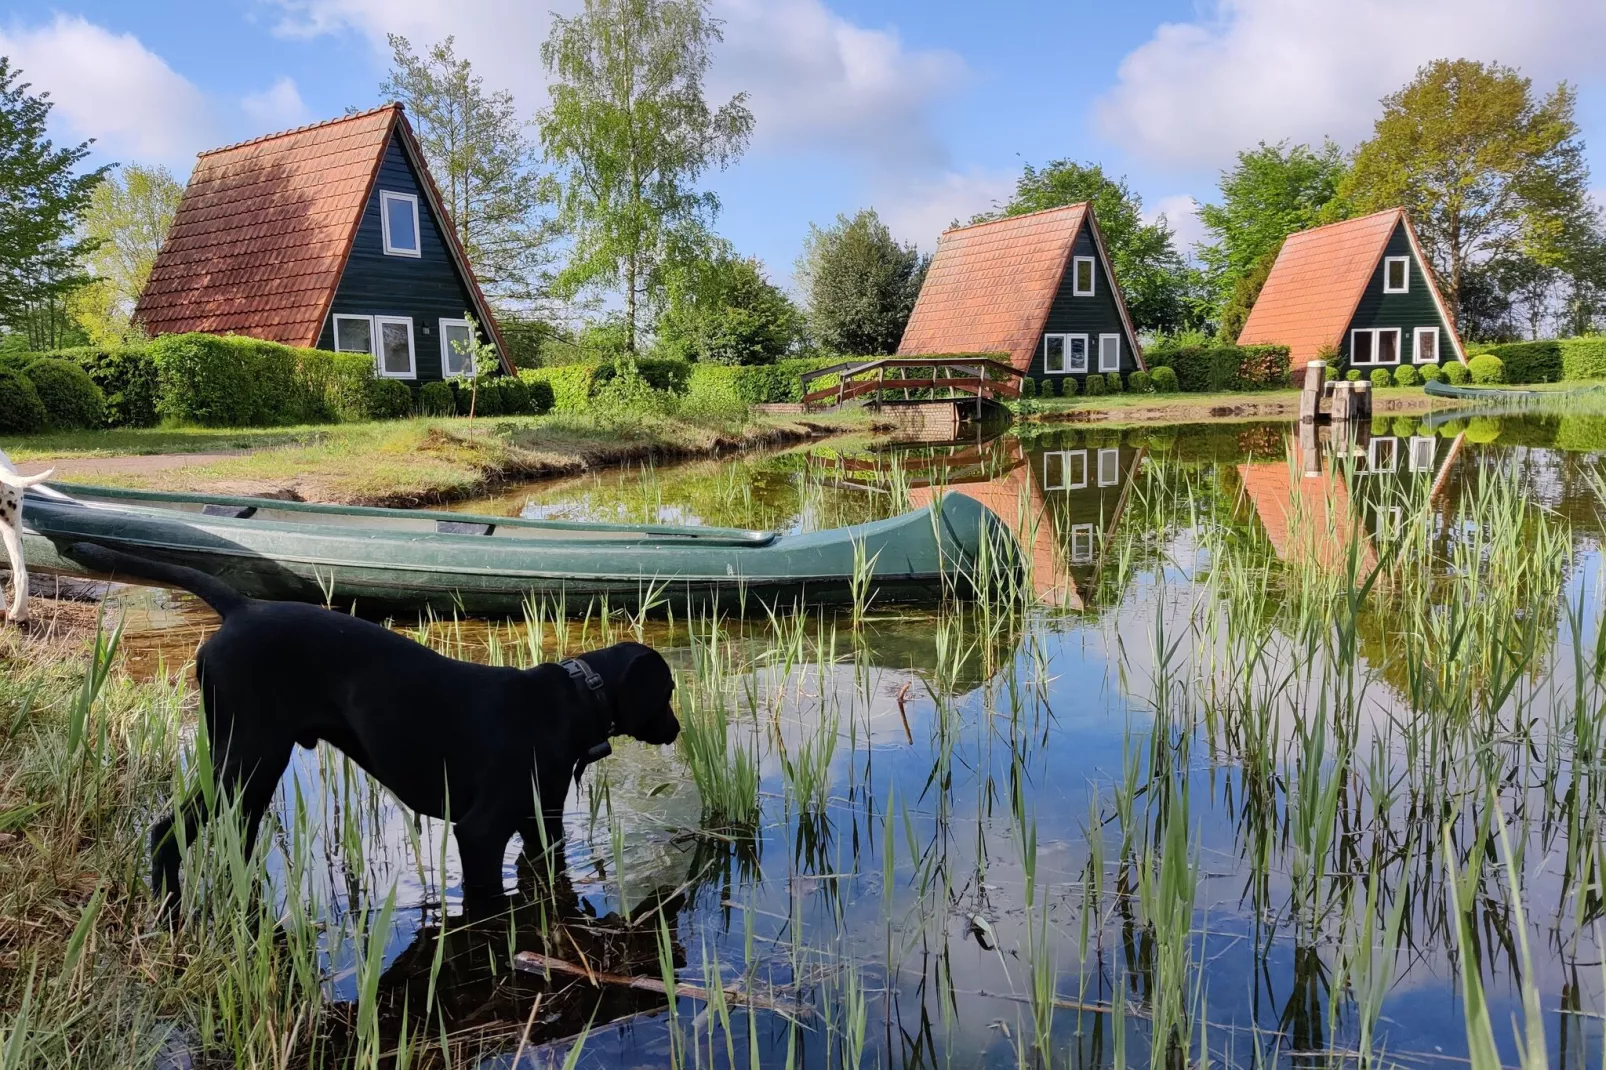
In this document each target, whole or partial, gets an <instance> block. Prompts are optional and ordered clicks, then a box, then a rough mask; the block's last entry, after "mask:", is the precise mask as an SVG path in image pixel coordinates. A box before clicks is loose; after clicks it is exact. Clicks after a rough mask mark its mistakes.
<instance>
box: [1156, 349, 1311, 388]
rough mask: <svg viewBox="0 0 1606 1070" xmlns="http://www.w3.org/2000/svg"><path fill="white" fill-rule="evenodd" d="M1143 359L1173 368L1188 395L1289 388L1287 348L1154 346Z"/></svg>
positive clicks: (1159, 365)
mask: <svg viewBox="0 0 1606 1070" xmlns="http://www.w3.org/2000/svg"><path fill="white" fill-rule="evenodd" d="M1144 358H1145V360H1146V361H1147V362H1148V364H1149V366H1150V367H1151V368H1154V369H1158V368H1160V367H1170V368H1172V369H1173V370H1174V371H1175V372H1176V376H1177V382H1178V384H1179V385H1180V387H1181V388H1182V389H1183V390H1185V391H1187V392H1189V393H1200V392H1206V391H1210V392H1219V391H1228V390H1270V389H1276V388H1278V387H1283V386H1287V385H1288V347H1287V346H1237V345H1227V346H1224V345H1213V346H1186V347H1181V348H1170V347H1166V346H1155V347H1154V348H1152V349H1148V350H1145V352H1144Z"/></svg>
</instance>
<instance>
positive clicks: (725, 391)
mask: <svg viewBox="0 0 1606 1070" xmlns="http://www.w3.org/2000/svg"><path fill="white" fill-rule="evenodd" d="M743 370H744V369H742V368H739V367H735V366H733V365H729V364H703V363H701V362H699V363H697V364H693V365H692V366H691V375H690V376H689V377H688V378H687V380H686V401H687V403H688V404H690V405H691V406H692V408H693V410H694V411H709V412H723V411H733V410H735V409H737V408H746V403H745V402H743V401H742V397H741V395H740V394H739V393H737V390H736V381H737V380H738V379H739V378H740V377H741V373H742V371H743Z"/></svg>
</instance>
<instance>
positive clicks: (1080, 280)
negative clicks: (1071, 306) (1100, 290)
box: [1071, 256, 1098, 297]
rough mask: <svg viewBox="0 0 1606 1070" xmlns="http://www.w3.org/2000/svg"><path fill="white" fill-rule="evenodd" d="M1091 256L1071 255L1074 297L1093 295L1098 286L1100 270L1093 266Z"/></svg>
mask: <svg viewBox="0 0 1606 1070" xmlns="http://www.w3.org/2000/svg"><path fill="white" fill-rule="evenodd" d="M1093 263H1094V261H1093V258H1092V257H1091V256H1073V257H1071V295H1072V296H1073V297H1092V296H1093V292H1094V290H1095V289H1096V287H1097V283H1096V280H1097V278H1098V271H1097V270H1095V269H1094V267H1093Z"/></svg>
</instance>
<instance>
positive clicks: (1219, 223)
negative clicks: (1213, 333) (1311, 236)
mask: <svg viewBox="0 0 1606 1070" xmlns="http://www.w3.org/2000/svg"><path fill="white" fill-rule="evenodd" d="M1346 171H1347V165H1346V163H1345V161H1344V153H1343V152H1342V150H1340V149H1339V147H1338V146H1337V145H1335V144H1334V143H1333V142H1331V141H1328V142H1325V143H1324V144H1323V145H1322V147H1321V148H1320V149H1313V148H1311V147H1310V146H1309V145H1292V146H1290V145H1289V144H1288V143H1287V142H1278V143H1277V144H1275V145H1267V144H1266V143H1265V142H1261V143H1260V145H1259V146H1258V147H1256V148H1253V149H1245V150H1244V151H1242V152H1240V153H1238V161H1237V163H1235V164H1234V165H1233V167H1232V169H1231V170H1229V171H1226V172H1224V173H1223V174H1222V176H1221V186H1220V190H1221V194H1220V198H1219V200H1218V203H1215V204H1201V205H1200V206H1199V219H1200V222H1202V223H1203V224H1204V226H1205V230H1206V231H1208V232H1209V234H1210V237H1211V238H1212V241H1211V242H1210V243H1209V244H1208V245H1204V246H1202V247H1201V248H1200V250H1199V253H1200V257H1201V259H1202V260H1203V261H1204V265H1205V273H1206V277H1207V278H1208V279H1209V280H1210V285H1211V291H1212V294H1213V296H1214V299H1215V306H1216V308H1217V309H1218V310H1219V317H1220V318H1219V321H1218V322H1219V332H1218V333H1219V335H1220V337H1221V339H1222V340H1223V341H1228V342H1235V341H1237V339H1238V332H1239V331H1240V330H1242V329H1243V320H1244V318H1246V317H1247V316H1248V315H1249V308H1250V306H1252V305H1253V304H1254V299H1255V297H1256V296H1257V295H1258V294H1259V293H1260V287H1261V286H1262V285H1263V284H1264V283H1265V280H1266V274H1265V273H1266V272H1269V271H1270V270H1271V265H1272V262H1273V261H1274V260H1276V258H1277V251H1278V250H1279V249H1281V248H1282V244H1283V239H1284V238H1286V237H1287V236H1288V235H1290V234H1292V233H1294V232H1295V231H1300V230H1306V229H1309V228H1310V227H1314V226H1317V225H1319V224H1321V223H1326V222H1332V221H1333V220H1334V219H1342V218H1344V210H1343V207H1342V202H1341V201H1338V200H1337V196H1338V188H1339V185H1340V183H1341V182H1342V181H1343V178H1344V175H1345V172H1346ZM1256 274H1258V275H1259V278H1258V281H1257V280H1256V279H1255V278H1253V276H1255V275H1256Z"/></svg>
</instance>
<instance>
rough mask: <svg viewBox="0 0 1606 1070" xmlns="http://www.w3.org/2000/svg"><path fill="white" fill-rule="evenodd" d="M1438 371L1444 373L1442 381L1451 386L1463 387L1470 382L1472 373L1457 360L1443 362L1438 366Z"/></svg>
mask: <svg viewBox="0 0 1606 1070" xmlns="http://www.w3.org/2000/svg"><path fill="white" fill-rule="evenodd" d="M1439 370H1440V371H1441V372H1443V373H1444V381H1445V382H1447V383H1449V384H1450V385H1451V386H1465V385H1467V383H1469V382H1471V381H1472V373H1471V372H1469V371H1467V366H1466V365H1465V364H1462V363H1461V362H1460V361H1459V360H1450V361H1445V362H1444V363H1443V364H1441V365H1439Z"/></svg>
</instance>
